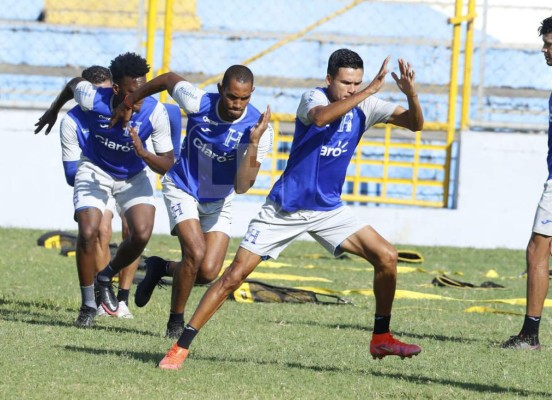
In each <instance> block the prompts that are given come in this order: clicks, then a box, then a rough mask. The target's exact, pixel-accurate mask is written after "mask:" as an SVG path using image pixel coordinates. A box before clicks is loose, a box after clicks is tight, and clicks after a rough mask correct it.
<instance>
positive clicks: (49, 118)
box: [34, 77, 85, 135]
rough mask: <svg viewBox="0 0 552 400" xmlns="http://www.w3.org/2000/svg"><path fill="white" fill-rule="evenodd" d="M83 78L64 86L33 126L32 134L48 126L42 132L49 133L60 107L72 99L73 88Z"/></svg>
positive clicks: (74, 79) (72, 80) (73, 80)
mask: <svg viewBox="0 0 552 400" xmlns="http://www.w3.org/2000/svg"><path fill="white" fill-rule="evenodd" d="M84 80H85V79H84V78H80V77H77V78H73V79H71V80H70V81H69V83H67V85H65V87H64V88H63V90H62V91H61V93H60V94H59V95H58V96H57V97H56V99H55V100H54V101H53V102H52V104H51V105H50V108H48V109H47V110H46V111H45V112H44V114H42V116H41V117H40V118H39V119H38V122H37V123H36V124H35V126H36V128H35V130H34V133H35V134H37V133H38V132H40V131H41V130H42V128H44V127H45V126H48V127H47V128H46V131H45V132H44V133H45V134H46V135H47V134H49V133H50V131H51V130H52V128H53V127H54V125H55V123H56V120H57V116H58V113H59V110H61V107H63V105H64V104H65V103H67V102H68V101H69V100H71V99H72V98H73V97H74V93H75V88H76V86H77V85H78V84H79V83H80V82H82V81H84Z"/></svg>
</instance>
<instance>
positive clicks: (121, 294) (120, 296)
mask: <svg viewBox="0 0 552 400" xmlns="http://www.w3.org/2000/svg"><path fill="white" fill-rule="evenodd" d="M129 294H130V289H121V288H119V291H118V292H117V301H118V302H119V303H120V302H121V301H124V302H125V303H126V304H127V305H128V295H129Z"/></svg>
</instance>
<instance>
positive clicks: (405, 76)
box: [387, 58, 424, 132]
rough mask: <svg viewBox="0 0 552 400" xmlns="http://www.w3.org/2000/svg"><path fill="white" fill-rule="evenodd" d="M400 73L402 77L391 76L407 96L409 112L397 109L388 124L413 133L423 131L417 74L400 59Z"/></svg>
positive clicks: (400, 108) (401, 108)
mask: <svg viewBox="0 0 552 400" xmlns="http://www.w3.org/2000/svg"><path fill="white" fill-rule="evenodd" d="M399 72H400V76H398V75H397V74H396V73H394V72H392V73H391V76H392V77H393V79H394V80H395V83H396V84H397V86H398V88H399V89H400V91H401V92H403V93H404V94H405V95H406V99H407V100H408V110H407V109H405V108H404V107H401V106H399V107H397V108H396V109H395V111H394V112H393V114H392V115H391V117H390V118H389V121H387V122H389V123H391V124H394V125H397V126H401V127H403V128H407V129H410V130H411V131H413V132H416V131H421V130H422V129H423V127H424V115H423V113H422V107H421V106H420V102H419V100H418V94H417V92H416V87H415V84H414V82H415V79H416V72H415V71H414V69H413V68H412V66H411V65H410V63H408V62H406V61H405V60H403V59H402V58H399Z"/></svg>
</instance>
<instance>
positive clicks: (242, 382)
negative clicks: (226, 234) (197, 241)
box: [0, 228, 552, 400]
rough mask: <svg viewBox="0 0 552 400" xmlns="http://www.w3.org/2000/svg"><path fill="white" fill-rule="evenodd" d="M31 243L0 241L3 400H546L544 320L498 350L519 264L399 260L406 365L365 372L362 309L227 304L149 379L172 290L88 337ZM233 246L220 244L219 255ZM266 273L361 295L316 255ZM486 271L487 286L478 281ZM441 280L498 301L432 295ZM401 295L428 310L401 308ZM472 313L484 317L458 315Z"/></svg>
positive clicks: (357, 280) (358, 278) (489, 254)
mask: <svg viewBox="0 0 552 400" xmlns="http://www.w3.org/2000/svg"><path fill="white" fill-rule="evenodd" d="M42 233H44V231H37V230H23V229H4V228H0V237H1V240H0V254H1V256H0V276H1V279H0V337H1V341H0V343H1V344H0V346H1V356H0V371H1V372H0V398H1V399H60V398H63V399H65V398H78V399H99V398H101V399H164V400H167V399H383V398H385V399H393V398H404V399H428V398H429V399H443V398H453V399H513V398H531V399H535V398H550V397H552V382H551V380H550V378H549V377H550V373H549V371H550V369H551V368H552V363H551V361H552V352H551V351H550V346H551V343H552V335H551V332H552V329H551V326H552V323H551V321H552V316H550V315H548V314H549V310H548V309H545V319H544V320H543V321H542V323H541V335H540V336H541V343H543V345H544V347H543V350H542V351H540V352H527V351H509V350H502V349H500V348H499V346H498V345H499V344H500V343H501V342H502V341H503V340H505V339H507V338H508V336H509V335H512V334H515V333H517V332H518V330H519V328H520V327H521V323H522V315H523V313H524V310H525V308H524V306H523V305H520V304H518V305H515V304H509V303H507V302H501V301H494V300H508V299H516V298H524V297H525V279H524V278H518V277H517V276H518V274H519V273H520V272H521V271H522V270H523V269H524V252H523V251H513V250H504V249H499V250H477V249H459V248H437V247H415V246H400V245H398V246H397V248H398V249H411V250H417V251H419V252H420V253H421V254H422V255H423V256H424V258H425V261H424V263H423V264H403V263H401V264H400V266H403V267H414V268H420V270H413V271H412V270H409V268H401V271H400V273H399V280H398V287H397V288H398V289H399V290H400V291H401V292H399V293H398V295H397V298H396V300H395V304H394V312H393V318H392V321H391V326H392V329H393V331H394V333H395V335H396V336H397V337H398V338H400V339H403V340H405V341H408V342H414V343H417V344H419V345H420V346H422V348H423V352H422V353H421V354H420V355H419V356H418V357H414V358H412V359H406V360H401V359H400V358H398V357H387V358H384V359H383V360H373V359H372V357H371V356H370V354H369V351H368V344H369V340H370V335H371V328H372V322H373V321H372V320H373V312H374V308H373V297H372V296H369V295H360V294H348V295H345V296H344V297H347V298H349V299H351V300H352V301H353V303H354V306H351V305H339V306H338V305H328V306H323V305H316V304H259V303H257V304H242V303H236V302H232V301H228V302H226V304H225V305H224V306H223V307H222V308H221V310H220V311H219V312H218V313H217V314H216V315H215V316H214V318H213V319H212V320H211V321H210V322H209V323H208V324H207V325H206V327H205V328H204V329H203V330H202V331H201V332H200V334H199V335H198V337H197V338H196V340H195V342H194V344H193V346H192V348H191V353H190V356H189V358H188V359H187V360H186V362H185V363H184V365H183V367H182V369H181V370H180V371H177V372H172V371H161V370H159V369H158V368H156V364H157V363H158V362H159V360H160V359H161V358H162V357H163V355H164V354H165V352H166V351H167V350H168V348H169V347H170V345H171V344H172V342H171V341H170V340H168V339H165V338H164V337H163V335H164V331H165V324H166V322H167V317H168V310H169V296H170V290H160V289H158V290H156V292H155V293H154V295H153V297H152V300H151V302H150V304H148V306H147V307H145V308H142V309H138V308H137V307H135V306H134V305H133V304H132V303H131V310H132V311H133V313H134V315H135V319H133V320H118V319H115V318H97V319H96V326H95V327H94V328H93V329H88V330H81V329H76V328H74V327H73V326H72V324H73V321H74V319H75V318H76V315H77V310H78V307H79V306H80V292H79V286H78V280H77V274H76V267H75V259H74V258H67V257H64V256H61V255H60V254H59V250H55V249H44V248H42V247H39V246H37V244H36V239H37V238H38V237H39V236H40V235H41V234H42ZM114 241H115V240H114ZM238 243H239V242H238V240H233V241H232V243H231V246H230V253H233V252H234V251H235V250H236V248H237V245H238ZM178 248H179V247H178V244H177V240H176V239H175V238H172V237H169V236H162V235H156V236H154V237H153V238H152V240H151V241H150V243H149V245H148V248H147V253H146V255H160V256H164V257H167V258H173V259H176V258H178V257H179V253H178ZM278 261H279V262H282V263H284V264H286V265H283V266H281V267H280V268H273V267H270V268H269V267H265V266H259V267H258V268H257V270H256V272H262V273H264V274H287V275H295V276H298V277H299V278H297V279H299V280H296V281H286V280H281V279H280V280H278V279H275V280H274V279H269V278H270V275H265V277H264V278H263V279H259V280H262V281H264V282H266V283H270V284H274V285H281V286H294V287H297V286H317V287H321V288H328V289H333V290H337V291H345V290H351V289H371V288H372V276H373V273H372V269H371V268H370V266H369V265H368V264H366V263H365V262H363V261H362V260H360V259H358V258H350V259H346V260H335V259H333V258H330V257H328V255H327V254H326V253H325V252H324V250H323V249H322V248H321V247H320V246H319V245H317V244H316V243H311V242H296V243H294V244H293V245H292V246H290V247H289V248H288V249H287V250H286V251H285V252H284V253H283V255H282V256H281V257H280V258H279V259H278ZM489 270H495V271H496V272H497V273H498V277H494V278H488V277H486V276H485V274H486V273H487V272H488V271H489ZM443 272H444V273H447V274H448V275H449V276H451V277H453V278H456V279H459V280H462V281H467V282H472V283H475V284H481V283H482V282H484V281H488V280H491V281H493V282H496V283H499V284H502V285H504V286H505V287H506V288H505V289H461V288H460V289H459V288H448V287H447V288H442V287H435V286H432V285H431V281H432V279H433V278H434V277H435V275H437V274H439V273H443ZM462 274H463V275H462ZM307 277H308V278H310V279H313V278H325V279H326V280H329V282H322V281H316V280H314V281H308V280H307V279H306V278H307ZM403 291H408V292H403ZM204 292H205V288H204V287H196V288H195V289H194V291H193V292H192V296H191V299H190V302H189V304H188V311H187V319H188V318H189V316H190V315H191V312H192V311H193V309H194V308H195V306H196V304H197V303H198V301H199V299H200V297H201V295H202V294H203V293H204ZM410 292H415V293H419V294H424V295H428V294H429V295H437V296H435V297H436V298H433V299H428V298H424V296H421V298H413V297H416V296H413V295H412V293H410ZM408 294H410V295H408ZM439 296H443V297H444V298H443V297H439ZM476 306H478V307H486V308H485V309H484V310H486V311H487V312H479V313H470V312H466V310H467V309H468V308H470V307H476Z"/></svg>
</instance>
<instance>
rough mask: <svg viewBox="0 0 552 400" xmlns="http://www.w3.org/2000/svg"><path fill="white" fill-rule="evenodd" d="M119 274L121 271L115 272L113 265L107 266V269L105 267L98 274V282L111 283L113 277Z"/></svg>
mask: <svg viewBox="0 0 552 400" xmlns="http://www.w3.org/2000/svg"><path fill="white" fill-rule="evenodd" d="M117 272H119V271H115V270H114V269H113V267H112V266H111V263H109V264H107V267H105V268H104V269H102V270H101V271H100V272H99V273H98V282H104V283H108V282H111V280H112V279H113V277H114V276H115V275H117Z"/></svg>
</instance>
